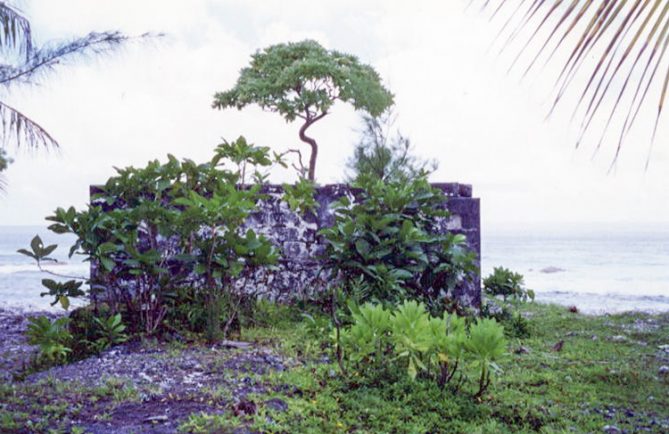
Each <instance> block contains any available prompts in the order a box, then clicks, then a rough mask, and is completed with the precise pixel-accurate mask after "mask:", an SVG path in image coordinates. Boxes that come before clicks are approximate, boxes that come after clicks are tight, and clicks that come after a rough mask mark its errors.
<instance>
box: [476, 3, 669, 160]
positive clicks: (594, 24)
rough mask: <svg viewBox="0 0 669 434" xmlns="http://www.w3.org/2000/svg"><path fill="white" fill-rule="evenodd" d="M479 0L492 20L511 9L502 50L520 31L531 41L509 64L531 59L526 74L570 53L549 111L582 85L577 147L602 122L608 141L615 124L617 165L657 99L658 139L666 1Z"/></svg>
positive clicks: (664, 82) (667, 40)
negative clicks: (641, 114) (641, 118)
mask: <svg viewBox="0 0 669 434" xmlns="http://www.w3.org/2000/svg"><path fill="white" fill-rule="evenodd" d="M473 1H475V0H473ZM479 1H480V2H481V3H482V5H481V6H482V9H483V10H492V17H491V19H493V17H494V18H495V19H496V17H498V16H499V15H501V14H502V13H503V12H504V11H507V10H508V11H507V14H508V18H507V19H506V21H505V22H504V24H503V26H502V29H501V30H500V32H499V34H498V36H497V40H498V41H503V42H501V45H502V50H506V49H508V48H509V47H510V46H511V45H512V44H513V42H514V41H515V40H516V39H517V38H518V37H520V36H521V35H524V36H522V37H525V38H526V39H525V40H524V44H522V45H521V47H520V48H519V49H518V52H517V53H516V55H515V57H514V60H513V61H512V63H511V67H510V69H513V68H516V67H517V65H518V64H522V62H523V59H527V64H526V65H525V66H523V76H525V75H527V74H529V73H530V72H532V71H534V70H535V69H536V68H537V65H538V64H540V63H541V60H543V63H544V65H545V64H546V63H548V62H550V61H551V60H552V59H553V58H554V57H555V55H556V53H561V52H562V53H564V54H565V55H566V60H564V63H563V65H562V68H561V70H560V73H559V74H557V77H556V80H555V89H554V91H555V96H554V99H553V103H552V107H551V111H550V113H553V111H554V110H555V108H556V107H557V106H558V104H559V103H560V102H561V100H562V99H563V97H564V96H565V94H566V93H567V92H569V91H570V90H571V89H572V88H573V87H575V86H577V87H578V86H580V89H578V90H577V92H578V93H577V94H576V95H577V97H578V99H577V102H576V105H575V107H574V112H573V116H572V117H579V118H580V130H579V137H578V140H577V142H576V146H577V147H578V145H579V144H580V143H581V142H582V141H583V140H584V139H585V138H586V136H587V137H591V134H592V131H591V130H592V128H593V125H599V124H598V123H597V122H596V121H597V120H600V119H601V120H602V124H603V127H602V130H601V131H600V132H599V138H598V141H597V146H596V149H599V148H600V147H601V146H602V144H603V143H604V142H606V141H607V139H609V132H610V130H611V128H612V127H615V128H617V129H618V131H617V135H616V136H615V139H614V143H615V144H616V147H615V155H614V157H613V161H612V166H613V165H614V164H615V162H616V161H617V159H618V156H619V154H620V150H621V147H622V145H623V143H624V142H625V139H626V138H627V137H628V134H629V132H630V131H631V129H632V126H633V125H634V124H635V121H636V120H637V117H638V114H639V112H640V111H641V110H642V109H643V108H644V107H647V106H648V104H652V103H653V102H652V101H653V98H656V99H655V103H656V104H657V111H656V115H655V123H654V125H653V124H651V125H648V127H649V128H648V129H649V130H650V131H652V138H651V145H652V143H654V141H655V137H656V134H657V131H658V127H659V122H660V119H661V117H662V113H663V109H664V105H665V100H666V98H667V93H669V92H668V88H669V65H668V63H669V62H668V61H667V56H666V52H667V47H668V46H669V0H513V1H512V0H479ZM537 47H538V48H537ZM593 59H594V61H593ZM658 72H659V73H660V74H659V75H658ZM663 72H664V76H662V73H663ZM581 78H585V80H582V79H581ZM583 83H585V84H583ZM653 84H659V85H661V86H653ZM654 92H655V93H656V95H652V94H653V93H654ZM648 156H649V157H650V152H649V154H648ZM647 162H648V160H647Z"/></svg>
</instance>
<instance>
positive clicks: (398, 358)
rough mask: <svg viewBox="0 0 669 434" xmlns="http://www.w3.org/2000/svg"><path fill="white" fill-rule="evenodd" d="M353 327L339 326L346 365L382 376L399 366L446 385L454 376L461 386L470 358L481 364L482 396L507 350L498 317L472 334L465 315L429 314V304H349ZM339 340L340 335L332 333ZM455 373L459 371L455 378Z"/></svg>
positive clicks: (476, 325) (414, 375) (406, 372)
mask: <svg viewBox="0 0 669 434" xmlns="http://www.w3.org/2000/svg"><path fill="white" fill-rule="evenodd" d="M350 309H351V318H352V325H351V326H350V327H347V328H344V329H342V330H341V338H340V343H341V346H342V350H341V351H342V352H343V354H344V356H343V358H342V359H343V361H344V364H345V365H347V366H348V368H346V369H342V372H343V373H344V374H345V375H346V374H347V372H348V371H349V370H351V369H352V370H353V372H357V373H362V374H364V375H365V376H368V377H373V378H376V379H381V378H383V377H384V375H385V374H386V373H389V372H391V371H393V370H394V369H395V368H397V369H400V370H401V371H402V372H404V375H406V376H408V377H409V378H410V379H411V380H413V381H416V380H417V379H418V378H423V379H427V380H430V381H434V382H436V384H438V385H439V387H440V388H444V387H445V386H446V385H447V384H449V383H450V382H451V381H452V380H453V379H454V378H459V380H458V381H457V382H456V383H455V389H456V390H457V389H458V388H459V387H460V385H461V384H462V382H463V381H464V380H465V376H464V374H463V372H462V370H460V369H459V368H460V367H461V366H462V365H463V364H464V363H465V362H469V363H471V364H473V365H475V366H476V367H479V368H480V378H479V389H478V391H477V392H476V395H475V396H476V397H480V396H481V395H482V394H483V393H484V392H485V391H486V390H487V388H488V387H489V385H490V383H491V378H492V372H499V371H500V369H499V367H498V365H497V364H496V362H497V361H498V360H499V359H500V358H501V357H502V356H503V355H504V353H505V351H506V340H505V338H504V328H503V327H502V326H501V325H499V324H498V323H497V322H496V321H494V320H487V319H484V320H478V321H477V322H476V323H474V324H473V325H472V326H471V328H470V330H469V332H467V328H466V326H465V319H464V318H462V317H458V316H456V315H454V314H448V313H445V314H444V315H443V316H442V317H440V318H436V317H431V316H430V314H429V313H428V312H427V309H426V307H425V305H423V304H421V303H417V302H415V301H405V302H404V303H402V304H401V305H400V306H398V307H397V308H396V309H395V310H393V311H389V310H386V309H384V308H383V306H382V305H380V304H377V305H374V304H371V303H367V304H364V305H363V306H360V307H356V306H354V305H352V306H351V308H350ZM332 337H333V338H335V339H336V335H334V334H333V336H332ZM456 373H460V375H459V376H458V377H456Z"/></svg>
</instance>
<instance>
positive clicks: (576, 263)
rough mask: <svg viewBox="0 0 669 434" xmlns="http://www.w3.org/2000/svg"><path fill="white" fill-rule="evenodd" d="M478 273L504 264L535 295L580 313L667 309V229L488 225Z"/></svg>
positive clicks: (668, 236) (484, 273) (668, 292)
mask: <svg viewBox="0 0 669 434" xmlns="http://www.w3.org/2000/svg"><path fill="white" fill-rule="evenodd" d="M481 256H482V258H481V261H482V266H481V270H482V273H483V276H484V277H485V276H487V275H488V274H490V273H491V272H492V270H493V268H494V267H495V266H500V265H501V266H505V267H507V268H510V269H511V270H513V271H516V272H519V273H521V274H523V275H524V277H525V284H526V286H527V287H528V288H531V289H534V291H535V292H536V295H537V300H539V301H545V302H553V303H558V304H563V305H566V306H572V305H574V306H576V307H578V308H579V310H580V311H582V312H586V313H604V312H610V313H613V312H623V311H630V310H642V311H648V312H667V311H669V230H667V229H666V228H649V229H647V230H641V231H639V230H637V231H629V230H625V229H624V228H620V227H618V228H615V227H614V228H610V229H606V228H605V227H601V228H597V227H591V228H589V229H572V230H550V229H547V228H543V229H533V230H517V229H516V230H505V231H497V232H495V231H489V232H488V233H485V232H484V234H483V237H482V255H481Z"/></svg>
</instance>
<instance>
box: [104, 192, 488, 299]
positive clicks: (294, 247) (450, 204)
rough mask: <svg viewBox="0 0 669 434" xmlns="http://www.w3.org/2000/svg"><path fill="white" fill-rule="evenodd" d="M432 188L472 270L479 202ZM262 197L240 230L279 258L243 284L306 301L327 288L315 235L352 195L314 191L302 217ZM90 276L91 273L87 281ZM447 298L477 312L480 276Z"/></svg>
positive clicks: (444, 224) (270, 196) (275, 196)
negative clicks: (313, 204) (270, 246)
mask: <svg viewBox="0 0 669 434" xmlns="http://www.w3.org/2000/svg"><path fill="white" fill-rule="evenodd" d="M432 185H433V187H436V188H439V189H440V190H442V191H443V192H444V194H445V196H446V197H447V200H446V202H445V204H444V207H445V208H446V209H448V210H449V212H450V214H451V215H450V217H449V218H448V219H444V220H443V221H440V222H437V227H438V228H439V229H438V230H439V231H440V232H441V231H449V232H454V233H459V234H463V235H465V237H466V238H467V244H468V246H469V248H470V249H471V250H472V251H473V252H474V253H475V254H476V260H477V264H480V257H481V231H480V201H479V199H478V198H474V197H472V187H471V185H466V184H457V183H438V184H432ZM95 190H96V189H95V187H92V188H91V192H92V193H94V192H95ZM262 192H263V193H264V194H265V195H266V199H264V200H263V201H261V202H260V203H259V204H258V207H257V211H256V212H254V213H253V214H251V215H250V216H249V218H248V221H247V224H246V225H247V227H249V228H252V229H253V230H254V231H255V232H256V233H259V234H263V235H265V236H266V237H267V238H268V239H270V240H271V241H272V242H273V243H274V245H275V246H276V247H277V248H279V249H280V251H281V253H282V254H281V258H280V260H279V264H278V268H277V269H276V270H274V271H269V272H266V274H265V273H263V274H262V275H260V276H258V281H257V282H245V284H246V285H248V286H254V292H259V293H260V294H262V295H263V296H265V297H268V298H271V299H274V300H278V301H289V300H294V299H303V298H309V297H310V296H312V295H313V294H314V292H317V291H320V290H322V289H323V288H324V287H325V286H327V284H328V283H329V279H330V277H331V273H329V272H328V270H323V267H322V265H321V262H320V261H319V257H320V256H321V255H322V254H323V252H324V251H325V242H324V240H323V239H322V238H321V237H320V236H319V235H318V232H319V230H320V229H322V228H325V227H328V226H331V225H332V224H333V222H334V212H333V203H334V202H335V201H336V200H338V199H340V198H341V197H343V196H348V197H349V198H350V199H351V200H355V191H354V190H353V189H351V187H349V186H348V185H346V184H331V185H325V186H322V187H318V188H317V189H316V197H315V199H316V201H317V203H318V207H317V209H316V211H315V212H314V213H307V214H306V215H302V214H300V213H296V212H293V211H291V210H290V209H289V207H288V205H287V204H286V202H284V201H283V200H281V198H282V196H283V188H282V187H281V186H280V185H265V186H264V187H263V190H262ZM94 273H95V269H94V268H93V269H92V270H91V275H93V274H94ZM259 288H260V290H259V291H258V289H259ZM452 295H453V297H454V298H455V299H456V300H457V301H458V302H459V303H460V304H461V305H462V306H468V307H472V308H476V309H478V308H479V307H480V303H481V284H480V273H475V274H473V275H471V276H469V277H468V278H467V280H466V282H465V283H464V284H463V285H462V286H461V287H459V288H457V289H456V290H455V292H454V294H452Z"/></svg>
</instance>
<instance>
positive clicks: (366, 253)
mask: <svg viewBox="0 0 669 434" xmlns="http://www.w3.org/2000/svg"><path fill="white" fill-rule="evenodd" d="M358 187H360V191H359V192H358V193H357V198H356V200H355V202H351V200H349V198H347V197H343V198H342V199H341V200H339V201H338V202H337V203H336V204H335V222H334V224H333V226H332V227H330V228H326V229H323V230H322V231H321V234H322V235H323V236H324V238H325V241H326V243H327V252H326V260H327V262H328V265H329V266H330V267H332V268H334V269H335V270H336V271H337V272H338V273H339V275H340V276H341V277H342V278H343V285H344V292H345V293H346V295H347V297H348V298H350V297H353V298H354V299H356V300H357V301H359V302H366V301H372V302H376V303H383V304H386V305H388V306H395V305H398V304H400V303H402V302H403V301H404V300H416V301H418V302H421V303H423V304H424V305H425V306H426V307H427V309H428V310H429V311H430V312H431V313H433V314H435V315H439V314H441V312H443V311H444V310H445V309H446V307H447V306H448V305H449V301H450V299H451V298H452V297H451V295H452V291H453V290H454V289H455V288H456V287H457V286H458V285H459V284H460V283H461V282H463V280H464V279H466V278H467V276H468V273H470V272H473V271H474V269H475V267H474V262H473V254H472V253H471V252H469V251H468V250H467V248H466V244H465V237H464V236H463V235H455V234H450V233H445V234H441V233H438V226H437V225H438V224H439V222H441V221H443V219H446V218H448V215H449V213H448V211H447V210H445V209H444V206H443V205H444V202H445V200H446V197H445V196H444V195H443V193H442V192H441V191H440V190H438V189H435V188H433V187H432V186H430V184H429V183H428V181H427V179H425V178H418V179H414V180H412V181H410V182H403V183H400V182H391V183H384V182H382V181H378V180H376V181H370V182H366V183H364V184H361V185H358ZM354 285H355V286H356V288H357V289H356V291H355V292H354V291H353V289H352V288H353V286H354Z"/></svg>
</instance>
